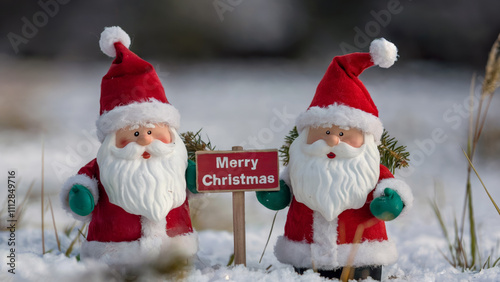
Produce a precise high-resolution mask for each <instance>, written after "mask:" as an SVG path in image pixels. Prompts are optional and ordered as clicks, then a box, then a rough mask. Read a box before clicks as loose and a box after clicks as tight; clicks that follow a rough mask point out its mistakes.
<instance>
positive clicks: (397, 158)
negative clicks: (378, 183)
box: [378, 129, 410, 174]
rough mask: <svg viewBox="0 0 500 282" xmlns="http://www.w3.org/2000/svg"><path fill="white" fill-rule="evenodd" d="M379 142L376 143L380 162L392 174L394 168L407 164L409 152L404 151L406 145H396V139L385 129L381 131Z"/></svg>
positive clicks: (394, 170)
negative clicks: (378, 143)
mask: <svg viewBox="0 0 500 282" xmlns="http://www.w3.org/2000/svg"><path fill="white" fill-rule="evenodd" d="M380 141H381V143H380V145H378V151H379V152H380V162H381V163H382V164H383V165H384V166H386V167H387V168H388V169H389V170H390V171H391V173H392V174H394V173H395V172H396V169H400V168H403V167H408V166H409V161H410V159H409V157H410V152H408V151H406V146H398V140H396V138H395V137H390V136H389V133H388V132H387V130H385V129H384V132H383V133H382V138H381V140H380Z"/></svg>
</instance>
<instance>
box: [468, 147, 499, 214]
mask: <svg viewBox="0 0 500 282" xmlns="http://www.w3.org/2000/svg"><path fill="white" fill-rule="evenodd" d="M462 151H463V152H464V155H465V157H466V158H467V161H469V165H470V166H471V167H472V169H473V170H474V173H476V176H477V178H478V179H479V181H481V185H483V188H484V191H486V194H488V197H489V198H490V200H491V202H492V203H493V205H494V206H495V208H496V210H497V212H498V214H499V215H500V208H498V205H497V203H495V200H493V197H491V195H490V192H489V191H488V189H487V188H486V185H484V182H483V180H482V179H481V177H480V176H479V173H477V170H476V168H475V167H474V165H473V164H472V162H471V160H470V159H469V156H467V153H465V151H464V150H463V149H462Z"/></svg>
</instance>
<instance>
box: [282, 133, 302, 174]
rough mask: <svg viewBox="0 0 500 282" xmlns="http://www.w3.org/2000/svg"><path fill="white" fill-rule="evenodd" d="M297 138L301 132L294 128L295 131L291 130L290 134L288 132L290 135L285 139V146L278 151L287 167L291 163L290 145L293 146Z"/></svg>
mask: <svg viewBox="0 0 500 282" xmlns="http://www.w3.org/2000/svg"><path fill="white" fill-rule="evenodd" d="M297 137H299V132H298V131H297V127H296V126H294V127H293V129H292V130H290V132H288V135H287V136H286V137H285V144H283V146H281V147H280V149H279V150H278V152H279V153H280V158H281V161H282V162H283V165H284V166H287V165H288V162H289V161H290V155H289V152H290V145H292V143H293V140H295V139H296V138H297Z"/></svg>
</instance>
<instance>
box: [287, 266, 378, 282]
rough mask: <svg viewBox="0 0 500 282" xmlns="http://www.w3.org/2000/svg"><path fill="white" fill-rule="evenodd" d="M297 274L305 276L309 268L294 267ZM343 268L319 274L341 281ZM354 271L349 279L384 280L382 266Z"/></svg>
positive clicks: (321, 270) (365, 267)
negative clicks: (369, 278)
mask: <svg viewBox="0 0 500 282" xmlns="http://www.w3.org/2000/svg"><path fill="white" fill-rule="evenodd" d="M294 269H295V272H297V273H298V274H303V273H304V272H305V271H307V270H308V269H309V268H305V267H303V268H297V267H294ZM342 270H343V268H337V269H333V270H323V269H318V273H319V275H320V276H321V277H325V278H329V279H340V276H341V275H342ZM353 270H354V273H350V277H349V279H355V280H361V279H366V278H368V277H371V278H372V279H374V280H378V281H381V280H382V266H362V267H357V268H355V269H353Z"/></svg>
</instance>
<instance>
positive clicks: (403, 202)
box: [257, 38, 413, 280]
mask: <svg viewBox="0 0 500 282" xmlns="http://www.w3.org/2000/svg"><path fill="white" fill-rule="evenodd" d="M396 59H397V48H396V46H394V44H392V43H391V42H388V41H387V40H385V39H383V38H382V39H376V40H374V41H373V42H372V43H371V45H370V53H353V54H348V55H344V56H338V57H335V58H333V61H332V62H331V64H330V66H329V67H328V69H327V71H326V74H325V75H324V77H323V79H322V80H321V82H320V83H319V85H318V87H317V90H316V94H315V96H314V98H313V100H312V102H311V105H310V106H309V108H308V109H307V110H306V111H305V112H304V113H302V114H300V115H299V116H298V118H297V121H296V126H297V130H298V132H299V136H298V137H297V139H295V140H294V142H293V143H292V144H291V146H290V152H289V154H290V161H289V165H288V166H287V167H286V169H285V170H284V171H283V173H282V176H281V178H282V180H281V191H279V192H257V198H258V199H259V201H260V202H261V203H262V204H263V205H264V206H266V207H268V208H270V209H274V210H279V209H282V208H284V207H286V206H288V205H290V209H289V211H288V216H287V221H286V225H285V233H284V235H283V236H280V237H279V238H278V242H277V243H276V246H275V249H274V251H275V255H276V257H277V258H278V260H279V261H280V262H282V263H286V264H291V265H293V267H294V268H295V271H296V272H298V273H300V274H302V273H303V272H304V271H306V270H307V269H314V270H316V271H318V272H319V273H320V275H322V276H324V277H329V278H339V277H340V275H341V273H342V270H343V267H344V266H352V267H355V270H354V271H352V272H351V273H352V274H354V276H353V277H352V278H354V279H360V278H367V277H368V276H371V277H372V278H373V279H377V280H380V279H381V276H382V266H383V265H387V264H391V263H394V262H395V261H396V259H397V250H396V248H395V245H394V243H393V242H392V241H391V240H389V239H388V237H387V233H386V229H385V221H388V220H392V219H394V218H396V217H398V216H401V214H403V213H405V212H406V211H407V210H408V209H409V208H410V206H411V205H412V201H413V196H412V193H411V190H410V188H409V187H408V186H407V184H405V183H404V182H403V181H401V180H399V179H395V178H394V176H393V175H392V174H391V172H390V171H389V170H388V169H387V168H386V167H385V166H383V165H381V164H380V155H379V151H378V149H377V144H379V143H380V138H381V135H382V132H383V126H382V122H381V121H380V119H379V117H378V110H377V107H376V106H375V104H374V102H373V100H372V98H371V96H370V94H369V92H368V91H367V90H366V88H365V86H364V85H363V83H362V82H361V81H360V80H359V79H358V76H359V75H360V74H361V73H362V72H363V71H364V70H365V69H366V68H369V67H371V66H373V65H378V66H380V67H383V68H388V67H390V66H392V65H393V63H394V62H395V61H396Z"/></svg>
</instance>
